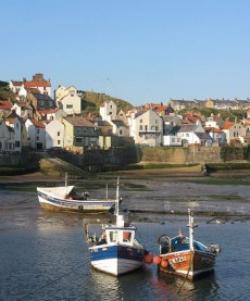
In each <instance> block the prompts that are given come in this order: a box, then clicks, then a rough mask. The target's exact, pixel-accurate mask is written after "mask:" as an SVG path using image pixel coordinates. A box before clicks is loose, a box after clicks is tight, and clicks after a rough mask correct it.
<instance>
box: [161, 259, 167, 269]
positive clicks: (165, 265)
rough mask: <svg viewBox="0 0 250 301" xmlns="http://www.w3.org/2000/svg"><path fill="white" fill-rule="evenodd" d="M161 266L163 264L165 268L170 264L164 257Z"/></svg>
mask: <svg viewBox="0 0 250 301" xmlns="http://www.w3.org/2000/svg"><path fill="white" fill-rule="evenodd" d="M161 266H162V267H163V268H167V266H168V261H167V260H164V259H163V260H162V261H161Z"/></svg>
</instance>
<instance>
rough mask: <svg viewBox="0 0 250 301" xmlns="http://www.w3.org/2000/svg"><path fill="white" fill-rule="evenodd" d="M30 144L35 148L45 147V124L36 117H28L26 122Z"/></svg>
mask: <svg viewBox="0 0 250 301" xmlns="http://www.w3.org/2000/svg"><path fill="white" fill-rule="evenodd" d="M25 127H26V130H27V137H28V145H29V146H30V147H31V148H32V149H34V150H42V149H45V124H44V123H43V122H41V121H38V120H36V119H31V118H28V119H27V120H26V122H25Z"/></svg>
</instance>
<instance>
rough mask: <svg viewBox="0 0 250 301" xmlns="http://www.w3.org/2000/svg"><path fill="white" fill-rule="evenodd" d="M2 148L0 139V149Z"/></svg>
mask: <svg viewBox="0 0 250 301" xmlns="http://www.w3.org/2000/svg"><path fill="white" fill-rule="evenodd" d="M1 149H2V142H1V141H0V150H1Z"/></svg>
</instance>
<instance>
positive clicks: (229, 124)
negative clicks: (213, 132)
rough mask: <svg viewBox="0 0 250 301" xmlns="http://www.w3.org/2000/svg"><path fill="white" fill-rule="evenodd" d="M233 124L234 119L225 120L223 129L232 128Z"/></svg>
mask: <svg viewBox="0 0 250 301" xmlns="http://www.w3.org/2000/svg"><path fill="white" fill-rule="evenodd" d="M233 125H234V122H232V121H225V122H224V125H223V129H224V130H228V129H230V128H231V127H232V126H233Z"/></svg>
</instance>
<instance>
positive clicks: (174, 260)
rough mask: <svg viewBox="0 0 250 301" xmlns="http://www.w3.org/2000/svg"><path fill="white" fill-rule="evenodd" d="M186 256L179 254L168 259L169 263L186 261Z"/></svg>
mask: <svg viewBox="0 0 250 301" xmlns="http://www.w3.org/2000/svg"><path fill="white" fill-rule="evenodd" d="M186 260H187V258H186V257H185V256H180V257H175V258H173V259H171V260H170V262H171V263H181V262H184V261H186Z"/></svg>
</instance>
